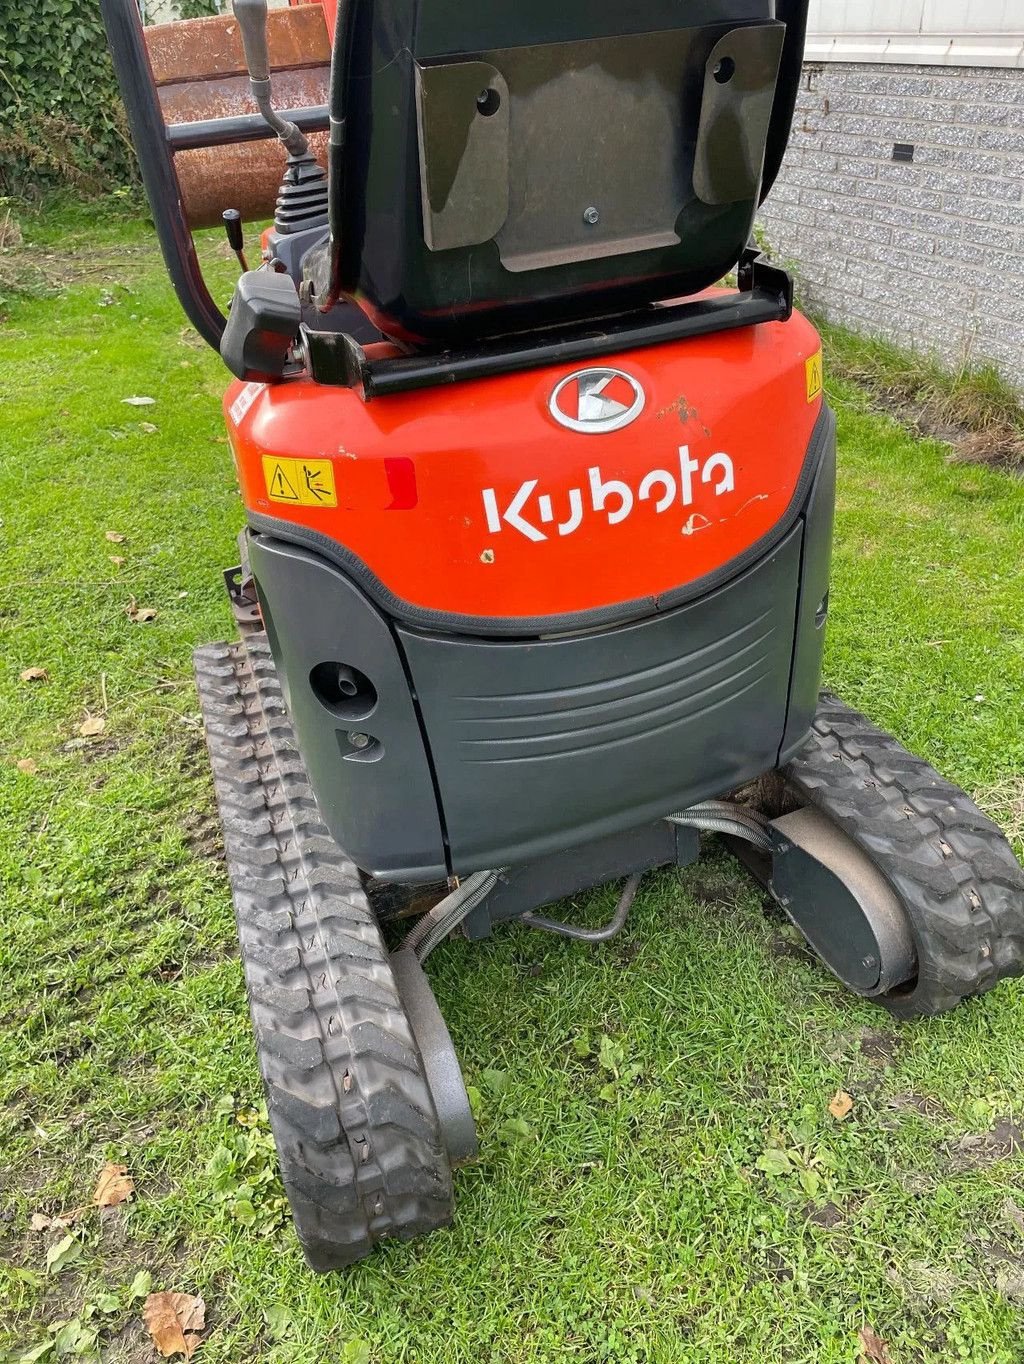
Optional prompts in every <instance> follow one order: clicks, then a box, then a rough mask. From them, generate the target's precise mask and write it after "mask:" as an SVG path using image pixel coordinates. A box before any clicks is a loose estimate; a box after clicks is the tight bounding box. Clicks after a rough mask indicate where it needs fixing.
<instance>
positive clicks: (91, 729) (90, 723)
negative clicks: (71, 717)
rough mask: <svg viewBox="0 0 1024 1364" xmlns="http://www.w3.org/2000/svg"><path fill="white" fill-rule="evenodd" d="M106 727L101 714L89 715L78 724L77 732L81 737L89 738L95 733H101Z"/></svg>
mask: <svg viewBox="0 0 1024 1364" xmlns="http://www.w3.org/2000/svg"><path fill="white" fill-rule="evenodd" d="M106 727H107V722H106V720H104V718H103V716H102V715H90V716H89V718H88V720H85V721H83V722H82V724H80V725H79V726H78V732H79V734H81V736H82V738H83V739H91V738H92V737H93V735H95V734H102V733H103V731H104V730H105V729H106Z"/></svg>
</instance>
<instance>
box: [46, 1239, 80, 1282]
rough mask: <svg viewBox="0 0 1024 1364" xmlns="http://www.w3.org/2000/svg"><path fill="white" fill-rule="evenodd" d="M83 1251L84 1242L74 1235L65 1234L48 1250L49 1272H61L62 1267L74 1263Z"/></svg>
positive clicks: (64, 1267) (47, 1265) (47, 1263)
mask: <svg viewBox="0 0 1024 1364" xmlns="http://www.w3.org/2000/svg"><path fill="white" fill-rule="evenodd" d="M81 1253H82V1243H81V1241H79V1240H78V1239H77V1238H76V1237H74V1236H65V1237H64V1240H63V1241H57V1242H56V1243H55V1244H54V1245H52V1246H51V1247H50V1249H49V1250H48V1251H47V1252H46V1272H47V1274H59V1273H60V1272H61V1270H62V1269H66V1268H67V1267H68V1265H70V1264H73V1263H74V1261H75V1260H77V1259H78V1257H79V1256H80V1255H81Z"/></svg>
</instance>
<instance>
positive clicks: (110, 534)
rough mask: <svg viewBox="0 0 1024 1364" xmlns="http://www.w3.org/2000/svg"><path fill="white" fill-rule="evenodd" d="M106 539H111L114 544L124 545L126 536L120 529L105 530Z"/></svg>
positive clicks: (104, 536)
mask: <svg viewBox="0 0 1024 1364" xmlns="http://www.w3.org/2000/svg"><path fill="white" fill-rule="evenodd" d="M103 538H104V540H109V541H110V543H111V544H112V545H123V544H124V536H123V535H122V534H121V532H120V531H119V530H108V531H105V532H104V535H103Z"/></svg>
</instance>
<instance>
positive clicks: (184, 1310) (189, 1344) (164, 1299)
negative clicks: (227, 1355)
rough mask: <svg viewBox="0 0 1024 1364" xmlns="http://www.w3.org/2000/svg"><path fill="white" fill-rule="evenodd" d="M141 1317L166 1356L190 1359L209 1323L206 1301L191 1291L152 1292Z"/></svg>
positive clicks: (154, 1341)
mask: <svg viewBox="0 0 1024 1364" xmlns="http://www.w3.org/2000/svg"><path fill="white" fill-rule="evenodd" d="M142 1320H143V1321H144V1322H145V1323H146V1330H147V1331H148V1332H149V1334H150V1338H151V1339H152V1341H153V1344H154V1345H155V1346H156V1348H157V1349H158V1350H159V1351H160V1353H161V1354H162V1355H163V1357H164V1358H165V1359H168V1358H170V1356H171V1355H184V1356H185V1358H186V1359H191V1358H192V1356H193V1354H195V1351H196V1347H197V1346H198V1344H199V1342H200V1340H201V1339H202V1332H203V1330H204V1328H205V1326H206V1304H205V1303H204V1302H203V1300H202V1298H194V1297H193V1296H192V1295H191V1294H190V1293H150V1295H149V1297H148V1298H147V1299H146V1306H145V1308H144V1309H143V1312H142Z"/></svg>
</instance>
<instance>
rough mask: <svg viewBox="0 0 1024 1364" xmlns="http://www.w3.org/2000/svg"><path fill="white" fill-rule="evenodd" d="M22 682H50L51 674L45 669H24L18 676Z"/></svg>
mask: <svg viewBox="0 0 1024 1364" xmlns="http://www.w3.org/2000/svg"><path fill="white" fill-rule="evenodd" d="M18 676H19V677H20V678H21V680H22V682H49V680H50V674H49V673H48V672H47V671H46V669H45V668H23V669H22V670H21V672H20V673H19V674H18Z"/></svg>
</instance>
